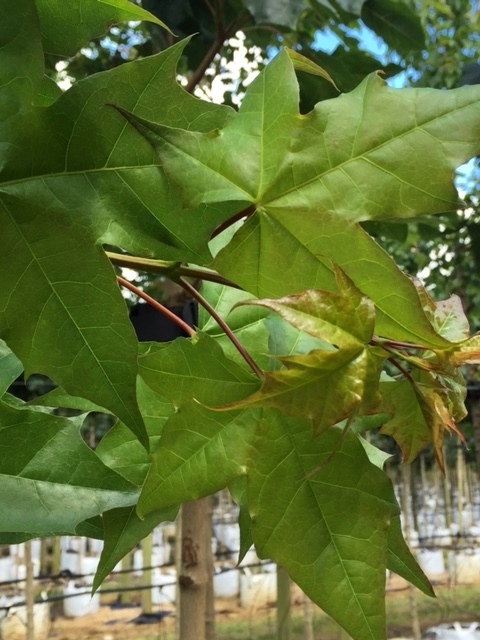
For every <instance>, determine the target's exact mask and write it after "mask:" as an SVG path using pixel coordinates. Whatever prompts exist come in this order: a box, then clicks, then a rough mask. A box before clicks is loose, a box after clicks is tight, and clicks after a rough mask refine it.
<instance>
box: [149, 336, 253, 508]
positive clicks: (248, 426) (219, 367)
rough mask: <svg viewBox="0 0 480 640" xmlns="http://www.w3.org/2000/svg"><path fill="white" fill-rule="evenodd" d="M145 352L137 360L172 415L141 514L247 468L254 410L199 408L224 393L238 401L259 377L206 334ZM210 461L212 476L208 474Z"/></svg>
mask: <svg viewBox="0 0 480 640" xmlns="http://www.w3.org/2000/svg"><path fill="white" fill-rule="evenodd" d="M145 349H146V351H145V353H144V354H143V355H141V356H140V358H139V363H140V364H139V370H140V375H141V376H142V378H143V379H144V380H145V381H146V383H147V384H148V385H150V386H151V387H152V388H154V389H158V390H161V393H162V394H163V395H164V396H166V397H167V398H169V400H170V401H171V402H172V404H173V405H174V407H175V414H174V415H172V416H171V417H170V418H169V420H168V421H167V423H166V424H165V427H164V430H163V433H162V437H161V440H160V444H159V447H158V448H157V450H156V451H155V453H154V454H153V456H152V464H151V467H150V470H149V472H148V475H147V478H146V480H145V483H144V485H143V489H142V494H141V496H140V499H139V504H138V512H139V514H140V515H144V514H147V513H149V512H151V511H154V510H156V509H160V508H163V507H166V506H170V505H175V504H178V503H180V502H184V501H186V500H192V499H194V498H199V497H202V496H205V495H209V494H211V493H214V492H215V491H219V490H220V489H222V488H224V487H225V486H226V485H227V484H228V483H229V482H231V481H232V480H233V479H234V478H236V477H237V476H239V475H244V474H245V473H246V464H247V462H248V460H249V459H250V457H251V455H252V453H253V451H252V445H251V441H252V438H253V437H254V434H255V428H256V420H255V417H254V416H255V414H254V412H251V411H237V412H231V413H228V414H227V413H225V414H219V413H218V412H215V411H212V410H210V409H208V408H207V407H205V406H203V405H205V404H215V403H216V402H218V401H219V399H220V398H225V397H227V398H231V399H232V400H233V399H239V398H240V397H244V396H245V395H248V394H249V393H251V392H252V391H253V390H254V389H256V388H257V387H258V381H257V380H256V379H255V378H253V376H252V375H251V374H250V373H247V372H246V371H245V370H244V369H243V368H242V367H240V366H239V365H238V364H237V363H235V362H233V361H231V360H229V359H227V358H226V357H225V355H224V354H223V352H222V350H221V348H220V347H219V345H218V344H217V343H216V342H215V340H213V339H212V338H210V337H209V336H207V335H205V334H201V335H200V336H199V338H198V339H197V340H195V341H190V340H177V341H175V342H173V343H171V344H169V345H168V346H165V345H162V346H159V345H153V344H152V345H150V346H148V347H146V348H145ZM200 403H201V404H200ZM212 466H213V467H214V468H215V473H213V474H210V473H208V472H206V470H208V469H210V468H212Z"/></svg>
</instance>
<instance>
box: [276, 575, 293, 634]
mask: <svg viewBox="0 0 480 640" xmlns="http://www.w3.org/2000/svg"><path fill="white" fill-rule="evenodd" d="M291 637H292V619H291V594H290V577H289V575H288V573H287V572H286V571H285V569H284V568H283V567H280V566H277V640H290V639H291Z"/></svg>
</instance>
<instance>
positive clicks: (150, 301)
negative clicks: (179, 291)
mask: <svg viewBox="0 0 480 640" xmlns="http://www.w3.org/2000/svg"><path fill="white" fill-rule="evenodd" d="M117 281H118V283H119V284H121V285H122V287H125V288H126V289H129V290H130V291H131V292H132V293H134V294H135V295H137V296H138V297H139V298H142V299H143V300H145V302H148V304H149V305H150V306H151V307H153V308H154V309H156V310H157V311H159V312H160V313H161V314H162V315H164V316H166V317H167V318H169V319H170V320H171V321H172V322H174V323H175V324H176V325H177V326H178V327H180V328H181V329H183V331H185V333H186V334H187V335H189V336H190V337H192V336H194V335H195V333H196V332H195V330H194V329H192V327H191V326H190V325H188V324H187V323H186V322H185V321H184V320H182V319H181V318H179V317H178V316H176V315H175V314H174V313H172V312H171V311H170V309H167V307H164V306H163V304H160V302H158V301H157V300H155V299H154V298H152V297H151V296H149V295H148V293H145V291H142V290H141V289H139V288H138V287H136V286H135V285H134V284H132V283H131V282H129V281H128V280H125V278H122V277H120V276H117Z"/></svg>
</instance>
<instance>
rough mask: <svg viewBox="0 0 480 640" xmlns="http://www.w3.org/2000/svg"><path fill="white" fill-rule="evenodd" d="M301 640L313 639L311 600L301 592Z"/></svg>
mask: <svg viewBox="0 0 480 640" xmlns="http://www.w3.org/2000/svg"><path fill="white" fill-rule="evenodd" d="M303 640H315V639H314V635H313V602H312V601H311V600H310V598H309V597H308V596H307V594H306V593H304V594H303Z"/></svg>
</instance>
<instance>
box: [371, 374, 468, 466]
mask: <svg viewBox="0 0 480 640" xmlns="http://www.w3.org/2000/svg"><path fill="white" fill-rule="evenodd" d="M380 392H381V394H382V397H383V404H382V410H384V411H386V412H390V413H392V415H393V417H392V419H391V420H389V421H388V422H387V423H386V424H385V425H384V426H383V427H382V429H381V433H383V434H386V435H390V436H392V438H394V439H395V441H396V442H397V444H398V445H399V447H400V449H401V450H402V454H403V461H404V462H411V461H412V460H414V458H415V457H416V456H417V455H418V453H419V452H420V451H421V450H422V449H423V448H424V447H426V446H427V445H428V444H433V449H434V453H435V457H436V459H437V461H438V463H439V465H440V467H441V468H442V469H443V467H444V461H443V450H442V445H443V436H444V433H445V431H447V430H450V431H454V432H455V433H457V434H458V433H459V432H458V430H457V428H456V426H455V422H454V420H453V417H452V415H451V414H450V412H449V410H448V408H447V407H446V406H445V403H444V401H443V400H442V398H441V396H440V395H439V393H438V391H437V390H436V389H434V388H432V387H429V386H426V385H423V384H421V383H420V384H417V383H415V382H414V381H412V382H410V381H408V380H401V381H397V382H383V383H380Z"/></svg>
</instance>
